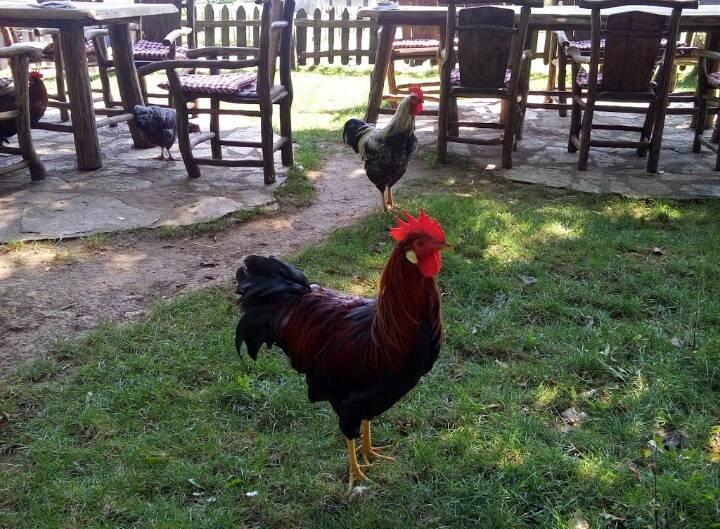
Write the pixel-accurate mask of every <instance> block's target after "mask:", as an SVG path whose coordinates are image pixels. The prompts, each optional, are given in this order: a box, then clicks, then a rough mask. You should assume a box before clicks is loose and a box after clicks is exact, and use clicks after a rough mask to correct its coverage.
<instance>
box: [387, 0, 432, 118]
mask: <svg viewBox="0 0 720 529" xmlns="http://www.w3.org/2000/svg"><path fill="white" fill-rule="evenodd" d="M399 3H400V5H411V6H436V5H438V0H400V2H399ZM401 31H402V38H401V39H399V40H396V41H395V42H393V48H392V54H391V55H390V63H389V64H388V70H387V82H388V93H387V94H385V95H383V100H384V101H390V102H391V104H392V107H393V108H395V107H396V106H397V103H398V101H400V100H401V99H404V98H405V97H407V96H408V94H409V93H410V92H409V91H408V88H409V86H410V84H409V83H405V84H400V85H398V84H397V79H396V77H395V62H396V61H407V60H412V61H420V62H422V61H427V60H436V59H438V57H439V54H440V39H441V35H440V28H437V27H433V26H403V27H402V28H401ZM413 84H419V85H420V86H422V87H423V88H424V89H423V93H424V96H425V99H426V100H427V101H438V98H437V84H438V83H437V81H429V82H421V83H417V82H415V83H413Z"/></svg>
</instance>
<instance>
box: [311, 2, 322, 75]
mask: <svg viewBox="0 0 720 529" xmlns="http://www.w3.org/2000/svg"><path fill="white" fill-rule="evenodd" d="M313 18H314V19H315V22H320V20H321V19H322V11H320V8H317V7H316V8H315V12H314V13H313ZM321 31H322V26H321V25H320V24H316V25H315V27H314V28H313V51H314V52H315V55H314V57H313V61H314V63H313V64H320V39H321V38H322V33H321Z"/></svg>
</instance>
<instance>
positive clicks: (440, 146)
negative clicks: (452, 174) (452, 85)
mask: <svg viewBox="0 0 720 529" xmlns="http://www.w3.org/2000/svg"><path fill="white" fill-rule="evenodd" d="M447 84H448V83H446V82H445V80H444V78H441V80H440V102H439V105H438V107H439V108H438V137H437V159H438V161H439V162H440V163H446V162H447V128H448V113H449V108H448V106H449V105H450V99H451V97H450V94H449V93H448V92H449V87H448V86H447Z"/></svg>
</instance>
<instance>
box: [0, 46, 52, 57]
mask: <svg viewBox="0 0 720 529" xmlns="http://www.w3.org/2000/svg"><path fill="white" fill-rule="evenodd" d="M42 54H43V52H42V49H41V48H38V47H36V46H27V45H24V44H13V45H12V46H6V47H4V48H0V59H10V58H12V57H21V56H23V55H27V56H28V57H30V58H32V59H37V58H40V57H42Z"/></svg>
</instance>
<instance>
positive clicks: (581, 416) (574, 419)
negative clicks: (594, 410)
mask: <svg viewBox="0 0 720 529" xmlns="http://www.w3.org/2000/svg"><path fill="white" fill-rule="evenodd" d="M560 417H562V418H563V420H564V421H565V422H567V423H568V424H581V423H582V422H583V421H584V420H586V419H587V418H588V414H587V413H585V412H584V411H580V412H578V411H577V410H576V409H575V406H573V407H572V408H568V409H567V410H565V411H564V412H562V413H561V414H560Z"/></svg>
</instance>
